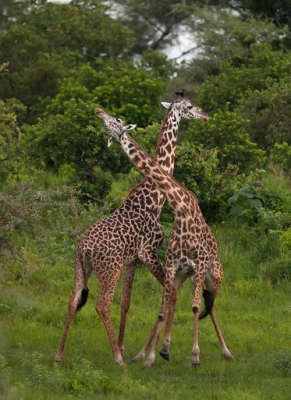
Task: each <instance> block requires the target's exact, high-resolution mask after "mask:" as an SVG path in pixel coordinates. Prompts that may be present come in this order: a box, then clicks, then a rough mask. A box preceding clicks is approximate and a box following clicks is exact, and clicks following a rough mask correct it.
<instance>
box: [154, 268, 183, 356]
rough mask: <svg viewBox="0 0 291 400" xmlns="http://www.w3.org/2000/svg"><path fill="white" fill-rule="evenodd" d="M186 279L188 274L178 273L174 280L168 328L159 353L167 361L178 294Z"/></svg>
mask: <svg viewBox="0 0 291 400" xmlns="http://www.w3.org/2000/svg"><path fill="white" fill-rule="evenodd" d="M186 279H187V275H184V274H179V273H177V274H176V276H175V280H174V285H173V290H172V296H171V299H170V305H169V312H168V316H167V323H166V329H165V334H164V338H163V348H162V350H161V351H160V353H159V354H160V356H162V357H163V358H164V359H165V360H167V361H169V359H170V344H171V330H172V326H173V319H174V313H175V306H176V303H177V300H178V296H177V295H178V290H179V288H180V287H181V286H182V285H183V283H184V282H185V280H186Z"/></svg>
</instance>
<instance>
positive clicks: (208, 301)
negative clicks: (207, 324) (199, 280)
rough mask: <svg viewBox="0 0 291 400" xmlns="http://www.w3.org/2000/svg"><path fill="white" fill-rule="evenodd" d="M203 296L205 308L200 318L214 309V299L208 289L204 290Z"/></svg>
mask: <svg viewBox="0 0 291 400" xmlns="http://www.w3.org/2000/svg"><path fill="white" fill-rule="evenodd" d="M203 297H204V306H205V308H204V310H203V311H202V312H201V314H200V315H199V319H203V318H205V317H207V315H208V314H210V311H211V310H212V307H213V305H214V300H213V298H212V296H211V293H210V292H209V290H206V289H204V290H203Z"/></svg>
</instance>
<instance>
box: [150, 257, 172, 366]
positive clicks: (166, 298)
mask: <svg viewBox="0 0 291 400" xmlns="http://www.w3.org/2000/svg"><path fill="white" fill-rule="evenodd" d="M175 272H176V271H175V267H174V266H173V265H171V264H168V263H166V265H165V285H164V291H163V298H162V305H161V308H160V311H159V315H158V318H157V321H156V324H155V331H152V334H153V338H152V339H153V342H152V348H151V351H150V354H149V356H148V358H147V360H146V362H145V363H144V364H143V366H144V367H151V365H152V364H153V363H154V361H155V359H156V352H157V346H158V342H159V338H160V334H161V330H162V328H163V325H164V322H165V320H166V319H167V317H168V313H169V308H170V300H171V297H172V292H173V288H174V279H175ZM173 299H175V297H173ZM173 312H174V309H173ZM172 320H173V314H172V315H171V316H170V323H169V326H168V328H171V326H172ZM169 332H170V330H169Z"/></svg>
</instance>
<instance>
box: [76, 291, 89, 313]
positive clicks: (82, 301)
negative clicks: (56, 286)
mask: <svg viewBox="0 0 291 400" xmlns="http://www.w3.org/2000/svg"><path fill="white" fill-rule="evenodd" d="M88 294H89V289H82V293H81V297H80V300H79V301H78V305H77V309H76V312H77V311H80V310H81V308H82V307H83V306H84V305H85V304H86V303H87V299H88Z"/></svg>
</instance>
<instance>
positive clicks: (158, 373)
mask: <svg viewBox="0 0 291 400" xmlns="http://www.w3.org/2000/svg"><path fill="white" fill-rule="evenodd" d="M132 178H135V175H134V174H133V173H132ZM267 178H268V176H267V177H266V178H265V181H264V186H265V187H266V188H267V189H268V188H270V189H268V190H269V192H268V191H267V189H266V193H265V197H266V199H267V200H268V199H271V200H272V202H273V201H274V204H275V205H274V210H273V211H272V215H271V214H270V215H271V217H272V218H273V219H276V221H275V222H276V223H278V221H279V222H280V221H281V220H280V218H281V217H280V215H279V214H278V212H281V210H282V213H283V212H284V213H287V217H286V218H285V217H284V218H285V219H284V221H287V222H288V220H290V207H289V204H290V203H289V202H290V200H289V198H291V197H290V192H288V193H287V194H286V193H285V188H287V186H286V185H285V183H286V180H285V178H284V177H283V178H282V177H280V176H279V175H278V176H276V179H271V178H268V179H269V182H268V181H267ZM120 182H121V185H119V186H118V185H117V184H116V185H115V186H114V188H113V191H112V193H111V194H114V196H113V197H115V198H118V196H117V193H118V192H120V193H121V192H123V189H124V186H125V185H127V182H126V181H125V180H124V181H122V179H120ZM284 182H285V183H284ZM130 184H131V185H132V182H131V183H130ZM289 186H290V185H289ZM289 186H288V187H289ZM126 190H128V188H127V187H126ZM286 190H287V189H286ZM44 193H45V194H46V196H47V197H46V198H45V200H44V203H43V204H41V205H40V206H39V211H38V213H36V212H34V211H35V210H34V209H33V221H34V224H33V225H30V224H28V225H27V224H26V221H28V222H29V221H31V219H30V218H31V214H30V213H29V212H28V211H29V209H28V211H27V215H26V214H25V215H24V217H25V218H27V219H25V218H24V217H23V215H22V214H23V212H22V213H21V214H20V213H19V216H21V218H23V220H22V219H21V218H20V217H19V221H20V222H21V221H22V224H23V225H21V226H23V228H21V226H20V227H19V228H18V230H11V234H10V236H7V235H6V236H5V235H4V236H3V237H4V238H6V239H9V240H10V239H11V243H13V244H14V247H13V246H12V247H10V248H9V249H8V248H7V250H6V251H5V249H6V247H5V245H4V246H2V255H1V260H0V282H1V283H0V398H1V399H5V400H6V399H8V400H20V399H22V400H30V399H33V400H34V399H40V400H47V399H49V400H51V399H52V400H63V399H74V398H81V399H85V400H86V399H104V398H105V397H106V398H107V399H109V400H111V399H118V400H122V399H134V400H135V399H159V400H163V399H171V400H176V399H177V400H180V399H184V398H190V399H192V398H194V397H195V398H196V397H197V398H198V399H202V400H204V399H206V400H207V399H218V400H220V399H221V400H225V399H226V400H228V399H229V400H245V399H247V400H249V399H250V400H252V399H253V400H257V399H260V400H261V399H262V400H265V399H276V400H280V399H283V400H285V399H289V398H290V387H291V342H290V337H291V323H290V322H291V297H290V292H291V254H290V251H289V250H288V246H287V247H286V248H283V247H282V245H281V242H280V235H281V234H282V232H283V231H284V229H286V227H282V228H280V229H274V228H273V225H272V224H273V220H272V221H271V219H272V218H270V215H269V214H268V213H267V212H265V214H264V215H263V217H264V218H263V219H259V220H258V222H257V223H256V224H253V225H251V226H249V225H248V224H247V223H246V222H245V221H244V222H242V223H241V225H235V224H233V223H231V221H227V223H224V224H220V225H217V226H214V227H212V228H213V232H214V234H215V236H216V238H217V240H218V243H219V257H220V259H221V261H222V265H223V270H224V280H223V283H222V287H221V290H220V292H219V295H218V298H217V299H216V301H215V307H216V315H217V318H218V321H219V324H220V326H221V330H222V333H223V335H224V338H225V341H226V343H227V346H228V348H229V349H230V351H231V353H232V354H233V356H234V360H232V361H227V360H223V359H222V357H221V349H220V346H219V342H218V339H217V337H216V334H215V331H214V328H213V326H212V324H211V320H210V318H209V317H208V318H206V319H205V320H202V321H201V322H200V323H199V346H200V352H201V354H200V361H201V366H200V367H199V368H197V369H193V368H192V366H191V349H192V345H193V314H192V311H191V302H192V297H193V286H192V284H191V283H190V281H186V282H185V283H184V285H183V287H182V288H181V289H180V291H179V299H178V302H177V307H176V313H175V319H174V326H173V330H172V342H171V349H170V361H169V362H167V361H165V360H163V359H162V358H161V357H160V356H159V355H157V359H156V361H155V363H154V365H153V366H152V368H150V369H143V367H142V364H143V363H142V362H138V363H134V364H130V360H131V359H132V357H134V356H135V355H136V354H137V353H138V352H139V351H140V349H141V347H142V346H143V344H144V341H145V339H146V337H147V335H148V334H149V332H150V329H151V327H152V326H153V324H154V322H155V320H156V317H157V313H158V310H159V307H160V303H161V297H162V288H161V286H160V285H159V284H158V283H157V282H156V281H155V279H154V277H153V276H151V275H150V273H149V272H148V270H147V269H146V268H145V267H140V268H138V270H137V273H136V276H135V282H134V286H133V291H132V302H131V308H130V311H129V314H128V320H127V327H126V332H125V356H126V357H125V358H126V360H125V361H126V363H127V365H126V366H125V367H120V366H118V365H116V364H115V362H114V360H113V357H112V353H111V347H110V344H109V340H108V337H107V334H106V332H105V328H104V326H103V323H102V321H101V319H100V318H99V316H98V315H97V313H96V311H95V303H96V299H97V296H98V293H99V286H98V282H97V280H96V278H95V276H92V278H91V279H90V281H89V289H90V292H89V298H88V302H87V304H86V306H85V307H84V308H83V309H82V310H81V312H79V313H77V314H76V316H75V317H74V319H73V322H72V325H71V328H70V331H69V335H68V338H67V342H66V346H65V349H64V359H63V361H62V362H61V364H56V363H55V361H54V357H55V354H56V351H57V349H58V346H59V342H60V339H61V336H62V332H63V328H64V322H65V318H66V312H67V303H68V300H69V298H70V296H71V292H72V289H73V280H74V270H73V265H74V257H75V251H76V243H77V242H78V241H79V239H80V237H81V235H82V233H83V232H84V231H85V229H86V228H87V226H89V225H90V224H91V223H92V222H93V221H96V220H98V219H100V218H102V217H103V216H104V215H106V213H108V209H107V208H102V209H99V208H98V207H94V206H91V207H89V208H86V207H81V206H80V205H79V204H78V203H77V202H76V200H75V198H74V196H73V194H71V192H70V191H68V190H67V192H66V191H63V192H58V191H52V190H49V191H47V192H44ZM270 193H271V194H270ZM272 193H273V194H274V193H275V195H273V194H272ZM29 196H30V197H31V198H32V204H33V201H34V200H33V199H34V191H33V188H32V189H31V190H30V191H28V192H27V195H26V197H25V198H24V196H23V195H22V191H21V190H20V192H19V193H18V192H17V191H16V192H12V193H11V199H12V198H13V199H16V200H17V202H16V200H15V202H16V203H17V204H18V203H19V204H22V203H21V202H24V200H25V199H26V198H29ZM268 196H269V197H268ZM288 196H289V197H288ZM279 198H282V199H283V200H282V201H279V200H278V202H277V203H276V202H275V200H276V201H277V199H279ZM274 199H275V200H274ZM271 200H268V201H271ZM10 203H11V201H10V197H9V198H8V200H7V201H6V203H5V204H7V209H8V211H9V210H10V208H9V207H8V206H9V205H10ZM23 204H24V203H23ZM271 205H272V204H271ZM23 209H24V211H25V210H26V208H25V207H23ZM288 210H289V211H288ZM267 211H268V210H267ZM10 212H11V215H12V216H14V215H15V212H14V211H13V208H11V210H10ZM288 212H289V214H288ZM278 215H279V217H280V218H279V217H278ZM288 218H289V219H288ZM166 220H167V219H166ZM9 223H10V219H8V220H7V227H9ZM277 225H278V226H280V224H277ZM20 228H21V229H20ZM170 229H171V223H170V221H168V220H167V225H165V232H166V238H165V242H164V243H163V245H162V247H161V249H159V256H160V258H161V260H162V259H163V255H164V250H165V248H166V243H167V237H168V235H169V232H170ZM5 232H6V231H5ZM5 232H4V233H5ZM7 232H10V231H9V230H8V231H7ZM287 239H288V238H287ZM287 239H286V240H287ZM7 243H10V242H9V241H8V242H7ZM287 244H288V243H287ZM0 248H1V246H0ZM3 249H4V250H3ZM288 251H289V252H288ZM120 297H121V280H120V282H119V284H118V287H117V290H116V294H115V297H114V300H113V303H112V306H111V317H112V322H113V325H114V327H115V332H116V333H117V332H118V327H119V318H120V315H119V314H120V307H119V304H120ZM160 348H161V340H160V344H159V348H158V350H159V349H160Z"/></svg>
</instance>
